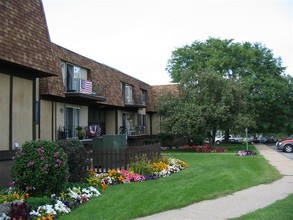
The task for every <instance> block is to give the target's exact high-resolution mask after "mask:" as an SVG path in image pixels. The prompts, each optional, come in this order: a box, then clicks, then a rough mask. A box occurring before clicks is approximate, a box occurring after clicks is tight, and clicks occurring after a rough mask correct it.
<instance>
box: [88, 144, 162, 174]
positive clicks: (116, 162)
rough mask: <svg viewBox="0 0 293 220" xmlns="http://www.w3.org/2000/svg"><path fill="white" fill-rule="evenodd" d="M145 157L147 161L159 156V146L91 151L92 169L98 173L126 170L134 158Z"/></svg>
mask: <svg viewBox="0 0 293 220" xmlns="http://www.w3.org/2000/svg"><path fill="white" fill-rule="evenodd" d="M142 155H146V156H147V157H148V158H149V159H152V158H154V157H159V156H160V145H159V144H152V145H141V146H128V147H127V148H125V149H93V150H92V151H91V155H90V157H91V158H92V161H93V163H92V166H93V167H92V168H94V169H95V170H96V171H97V172H98V173H103V172H109V171H110V170H111V169H120V170H121V169H127V165H128V164H129V163H130V162H131V160H133V159H134V158H135V157H141V156H142Z"/></svg>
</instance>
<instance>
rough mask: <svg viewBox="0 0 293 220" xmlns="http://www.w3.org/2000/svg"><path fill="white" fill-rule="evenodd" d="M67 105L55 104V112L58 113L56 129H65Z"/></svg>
mask: <svg viewBox="0 0 293 220" xmlns="http://www.w3.org/2000/svg"><path fill="white" fill-rule="evenodd" d="M65 106H66V105H65V103H61V102H56V103H55V109H54V110H55V112H56V129H57V130H58V129H59V128H60V127H64V122H65Z"/></svg>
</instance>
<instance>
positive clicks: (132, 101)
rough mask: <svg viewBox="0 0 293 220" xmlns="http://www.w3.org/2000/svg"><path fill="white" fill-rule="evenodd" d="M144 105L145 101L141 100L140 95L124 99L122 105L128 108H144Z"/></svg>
mask: <svg viewBox="0 0 293 220" xmlns="http://www.w3.org/2000/svg"><path fill="white" fill-rule="evenodd" d="M146 104H147V102H146V100H143V99H142V97H141V96H140V95H136V96H132V98H130V97H125V98H124V105H125V106H128V107H146Z"/></svg>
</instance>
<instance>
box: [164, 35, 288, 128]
mask: <svg viewBox="0 0 293 220" xmlns="http://www.w3.org/2000/svg"><path fill="white" fill-rule="evenodd" d="M284 69H285V68H284V67H283V66H282V61H281V59H280V58H274V56H273V53H272V51H271V50H270V49H268V48H266V47H264V46H263V45H262V44H260V43H254V44H251V43H249V42H244V43H234V42H233V40H221V39H215V38H209V39H208V40H206V41H205V42H199V41H195V42H194V43H192V44H191V45H186V46H184V47H182V48H178V49H176V50H175V51H173V53H172V56H171V58H170V59H169V61H168V64H167V68H166V70H167V71H168V72H169V73H170V75H171V77H172V79H173V82H177V83H179V84H180V85H181V86H182V88H185V89H187V88H189V86H188V85H196V84H197V83H199V79H201V80H203V79H204V78H203V76H201V75H206V74H207V73H211V72H213V75H218V76H219V78H218V80H219V81H220V80H222V81H220V82H221V83H220V82H218V83H220V84H219V85H220V86H222V87H223V88H226V90H224V91H223V92H222V93H219V94H221V96H224V97H230V100H233V102H232V101H231V103H230V108H228V110H227V113H228V115H226V116H225V117H226V118H225V120H222V121H221V123H220V122H218V125H217V127H220V128H221V129H226V130H228V129H231V128H232V129H234V130H236V131H237V130H243V128H245V127H249V128H250V130H253V131H255V132H275V131H276V130H278V131H283V130H284V127H280V122H285V121H286V120H287V121H290V120H291V118H290V117H291V116H292V108H291V109H290V108H288V106H292V103H291V102H292V99H285V97H286V95H288V94H289V93H290V91H292V90H290V88H292V84H291V85H289V83H288V80H286V78H285V77H284V75H283V71H284ZM213 77H215V76H213ZM213 80H215V78H214V79H212V78H209V79H204V81H206V84H205V86H208V85H209V84H211V85H214V88H213V87H211V86H210V87H208V88H209V89H210V92H209V93H210V94H212V91H213V90H215V89H216V88H215V87H217V86H218V85H216V84H215V83H216V82H213ZM208 81H209V82H208ZM233 86H234V87H233ZM240 88H241V89H240ZM280 88H282V89H280ZM243 90H245V91H243ZM225 91H226V93H225ZM231 91H233V92H231ZM200 94H202V96H203V97H208V96H207V95H203V93H199V94H198V95H200ZM238 94H239V96H240V97H241V98H239V97H237V95H238ZM233 96H234V99H232V97H233ZM214 98H215V99H216V100H217V101H218V102H219V101H220V100H221V99H220V97H214ZM236 100H238V102H236ZM196 101H197V100H196ZM185 102H186V103H190V104H191V103H192V104H194V103H193V102H194V100H191V99H189V100H185ZM203 102H205V103H209V101H208V99H206V98H201V100H200V102H199V103H196V105H204V103H203ZM287 102H290V104H289V105H288V103H287ZM211 103H212V102H210V106H211V105H212V104H211ZM286 103H287V104H286ZM243 106H245V108H244V109H245V112H243V111H242V110H243V109H241V108H242V107H243ZM185 108H186V107H185ZM226 108H227V106H226ZM239 110H241V114H240V111H239ZM279 113H281V114H280V115H282V116H280V117H279V116H278V117H277V118H276V116H277V115H278V114H279ZM173 117H175V116H173ZM214 117H215V116H213V115H212V114H210V115H209V117H207V116H206V117H205V118H209V119H210V121H213V118H214ZM217 117H218V116H217ZM274 118H276V119H277V120H273V119H274ZM235 119H237V120H235ZM205 120H207V119H205ZM220 124H221V126H220ZM291 124H292V123H291ZM287 127H288V126H287ZM277 128H278V129H277ZM286 129H288V128H286Z"/></svg>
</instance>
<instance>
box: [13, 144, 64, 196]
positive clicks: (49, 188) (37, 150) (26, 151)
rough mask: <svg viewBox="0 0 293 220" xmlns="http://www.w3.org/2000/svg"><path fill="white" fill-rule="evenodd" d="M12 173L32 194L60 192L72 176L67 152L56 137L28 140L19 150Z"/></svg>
mask: <svg viewBox="0 0 293 220" xmlns="http://www.w3.org/2000/svg"><path fill="white" fill-rule="evenodd" d="M12 177H13V178H14V181H15V186H16V187H18V188H19V189H21V190H23V191H28V192H29V193H30V195H35V196H37V195H51V194H52V193H58V192H60V191H61V190H62V189H63V185H64V183H65V182H66V180H67V178H68V164H67V155H66V153H65V152H64V150H63V149H62V148H60V147H59V146H58V144H57V143H56V142H53V141H30V142H26V143H24V144H23V145H22V147H21V149H20V150H19V151H17V153H16V157H15V163H14V164H13V165H12Z"/></svg>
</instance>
